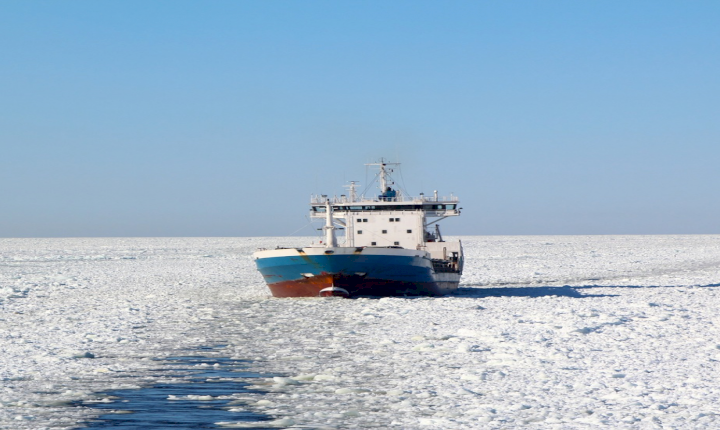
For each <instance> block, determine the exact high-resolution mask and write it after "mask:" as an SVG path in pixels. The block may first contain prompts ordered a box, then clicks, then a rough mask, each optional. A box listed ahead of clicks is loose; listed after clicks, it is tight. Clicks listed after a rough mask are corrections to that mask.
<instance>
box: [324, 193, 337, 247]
mask: <svg viewBox="0 0 720 430" xmlns="http://www.w3.org/2000/svg"><path fill="white" fill-rule="evenodd" d="M323 230H325V247H326V248H334V247H337V238H336V237H335V226H334V225H333V215H332V206H331V205H330V199H327V200H326V201H325V227H323Z"/></svg>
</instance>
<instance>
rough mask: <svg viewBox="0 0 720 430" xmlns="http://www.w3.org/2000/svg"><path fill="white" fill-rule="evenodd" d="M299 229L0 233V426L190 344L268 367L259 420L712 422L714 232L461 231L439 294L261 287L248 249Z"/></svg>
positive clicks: (68, 412)
mask: <svg viewBox="0 0 720 430" xmlns="http://www.w3.org/2000/svg"><path fill="white" fill-rule="evenodd" d="M307 242H308V239H307V238H157V239H127V238H114V239H1V240H0V309H1V311H2V312H1V313H0V341H1V342H2V346H3V354H2V356H0V377H1V378H2V381H3V385H2V389H0V428H18V429H22V428H45V427H52V428H71V427H73V426H76V425H77V423H78V422H80V421H81V420H83V419H86V418H88V417H90V416H92V414H96V413H97V411H95V410H93V409H91V408H82V407H70V406H69V405H75V404H92V403H93V402H103V403H104V402H112V401H114V400H113V399H112V398H108V397H103V396H99V395H97V394H96V393H98V392H101V391H107V390H111V389H123V388H136V387H139V386H142V385H147V384H152V383H157V382H167V383H172V382H173V381H174V379H173V378H172V377H168V376H157V375H158V374H157V372H156V370H157V367H158V366H160V365H161V364H159V363H160V362H158V361H157V359H162V358H166V357H172V356H176V355H179V354H183V353H184V352H187V351H188V350H189V349H193V348H198V347H213V348H212V350H210V351H209V352H208V354H210V355H213V356H217V357H219V358H220V357H230V358H233V359H242V360H247V361H248V365H249V368H250V369H252V370H254V371H260V372H268V373H269V374H272V375H281V376H269V377H268V378H264V379H259V380H258V379H253V380H250V381H249V383H251V384H255V387H256V388H257V389H258V391H257V392H256V393H250V394H248V393H243V394H242V396H239V395H238V396H236V397H233V399H234V401H233V406H232V407H230V409H229V410H232V411H237V412H238V413H239V412H241V411H244V410H251V411H256V412H261V413H263V414H266V415H269V416H272V417H273V420H272V421H269V422H262V425H263V426H265V427H276V428H288V427H299V428H303V427H304V428H307V427H312V428H350V427H356V428H388V427H395V428H438V429H441V428H442V429H453V428H457V429H465V428H509V427H518V426H529V427H530V428H533V427H536V428H585V427H589V426H599V425H602V426H609V427H613V428H655V427H657V428H662V427H666V428H717V427H718V426H719V425H720V418H719V416H720V408H718V406H717V405H718V404H720V389H719V388H718V387H720V348H719V346H720V314H718V313H717V308H718V306H720V236H587V237H583V236H560V237H541V236H536V237H466V238H463V243H464V245H465V248H466V257H467V262H466V272H465V274H464V277H463V282H462V285H461V287H462V288H461V290H460V291H459V292H458V294H456V295H453V296H449V297H441V298H383V299H368V298H360V299H353V300H337V299H275V298H271V297H269V295H268V291H267V288H266V287H265V285H264V283H263V280H262V278H261V277H260V275H259V274H258V273H257V272H256V271H255V268H254V265H253V262H252V260H251V253H252V251H253V250H255V249H256V248H258V247H273V246H275V245H276V244H284V245H286V246H300V245H303V244H305V243H307ZM208 363H210V364H205V366H204V367H206V368H213V364H212V363H213V361H208ZM128 376H132V377H128ZM178 381H179V379H178ZM208 383H211V382H208ZM193 396H195V397H193ZM171 400H172V401H175V402H183V401H188V400H195V401H200V402H204V401H211V400H214V398H213V397H212V396H203V395H194V394H189V395H187V396H178V397H177V398H175V399H171ZM188 403H189V402H188ZM216 424H217V425H218V426H221V427H227V428H249V427H252V426H253V425H255V426H257V425H258V424H257V423H254V424H253V423H248V422H243V421H240V420H238V421H227V422H218V423H216Z"/></svg>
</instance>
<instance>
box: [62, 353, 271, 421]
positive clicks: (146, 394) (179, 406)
mask: <svg viewBox="0 0 720 430" xmlns="http://www.w3.org/2000/svg"><path fill="white" fill-rule="evenodd" d="M207 349H210V348H205V349H203V350H207ZM158 362H159V364H162V365H163V368H162V369H160V370H159V371H158V373H157V375H156V376H162V377H164V378H167V377H172V378H181V379H182V382H179V383H157V384H154V385H152V386H150V387H145V388H140V389H127V390H114V391H107V392H103V393H98V399H101V400H98V401H87V402H82V403H80V404H78V405H76V406H84V407H90V408H93V409H99V410H101V411H107V413H104V414H102V415H100V416H99V417H98V418H96V419H93V420H92V421H90V422H87V423H83V425H82V426H81V427H79V428H83V429H97V428H113V429H141V428H147V429H216V428H223V427H222V426H219V425H217V424H215V423H218V422H232V423H241V422H247V423H251V422H254V423H257V424H258V426H252V427H243V428H252V429H269V428H274V427H271V426H263V425H262V424H261V423H262V422H269V421H270V420H272V419H273V418H272V417H270V416H267V415H263V414H258V413H255V412H251V411H249V410H247V408H246V407H245V406H244V402H243V401H242V400H239V399H238V397H248V396H243V394H246V395H247V394H261V393H262V392H260V391H258V390H253V389H250V388H248V385H249V384H250V382H249V381H248V379H252V378H267V377H271V376H276V375H268V374H261V373H256V372H249V371H247V370H246V369H247V366H248V363H249V362H248V361H246V360H236V359H231V358H226V357H206V356H197V355H188V356H180V357H170V358H166V359H163V360H158Z"/></svg>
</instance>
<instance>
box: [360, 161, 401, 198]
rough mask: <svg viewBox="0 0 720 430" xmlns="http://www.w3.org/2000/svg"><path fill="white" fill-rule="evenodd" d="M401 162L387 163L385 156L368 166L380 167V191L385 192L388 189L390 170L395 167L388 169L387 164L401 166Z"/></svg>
mask: <svg viewBox="0 0 720 430" xmlns="http://www.w3.org/2000/svg"><path fill="white" fill-rule="evenodd" d="M399 165H400V163H386V162H385V159H384V158H381V159H380V162H379V163H369V164H366V166H378V167H380V192H382V193H384V192H385V191H386V190H387V189H388V176H389V174H388V170H390V172H392V171H393V169H387V166H399Z"/></svg>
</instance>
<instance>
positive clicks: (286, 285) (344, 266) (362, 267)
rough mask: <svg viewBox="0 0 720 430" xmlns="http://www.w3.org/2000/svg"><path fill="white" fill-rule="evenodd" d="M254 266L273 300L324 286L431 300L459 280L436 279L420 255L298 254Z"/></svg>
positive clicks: (263, 260) (359, 293)
mask: <svg viewBox="0 0 720 430" xmlns="http://www.w3.org/2000/svg"><path fill="white" fill-rule="evenodd" d="M255 262H256V264H257V267H258V270H259V271H260V273H261V274H262V275H263V277H264V278H265V281H266V282H267V284H268V287H269V288H270V290H271V291H272V293H273V295H274V296H275V297H309V296H311V297H315V296H318V295H320V291H322V290H323V289H325V288H328V287H335V288H342V289H344V290H345V291H347V292H348V294H349V295H350V296H405V295H433V296H436V295H444V294H448V293H450V292H452V291H454V290H455V289H457V285H458V282H459V275H457V276H456V277H452V276H438V274H436V273H435V272H434V271H433V268H432V262H431V261H430V260H429V259H427V258H423V257H420V256H408V255H367V254H360V253H358V254H339V255H338V254H336V255H306V254H304V253H303V254H300V255H297V256H279V257H266V258H258V259H256V260H255ZM445 275H447V274H445ZM441 278H442V279H441Z"/></svg>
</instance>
